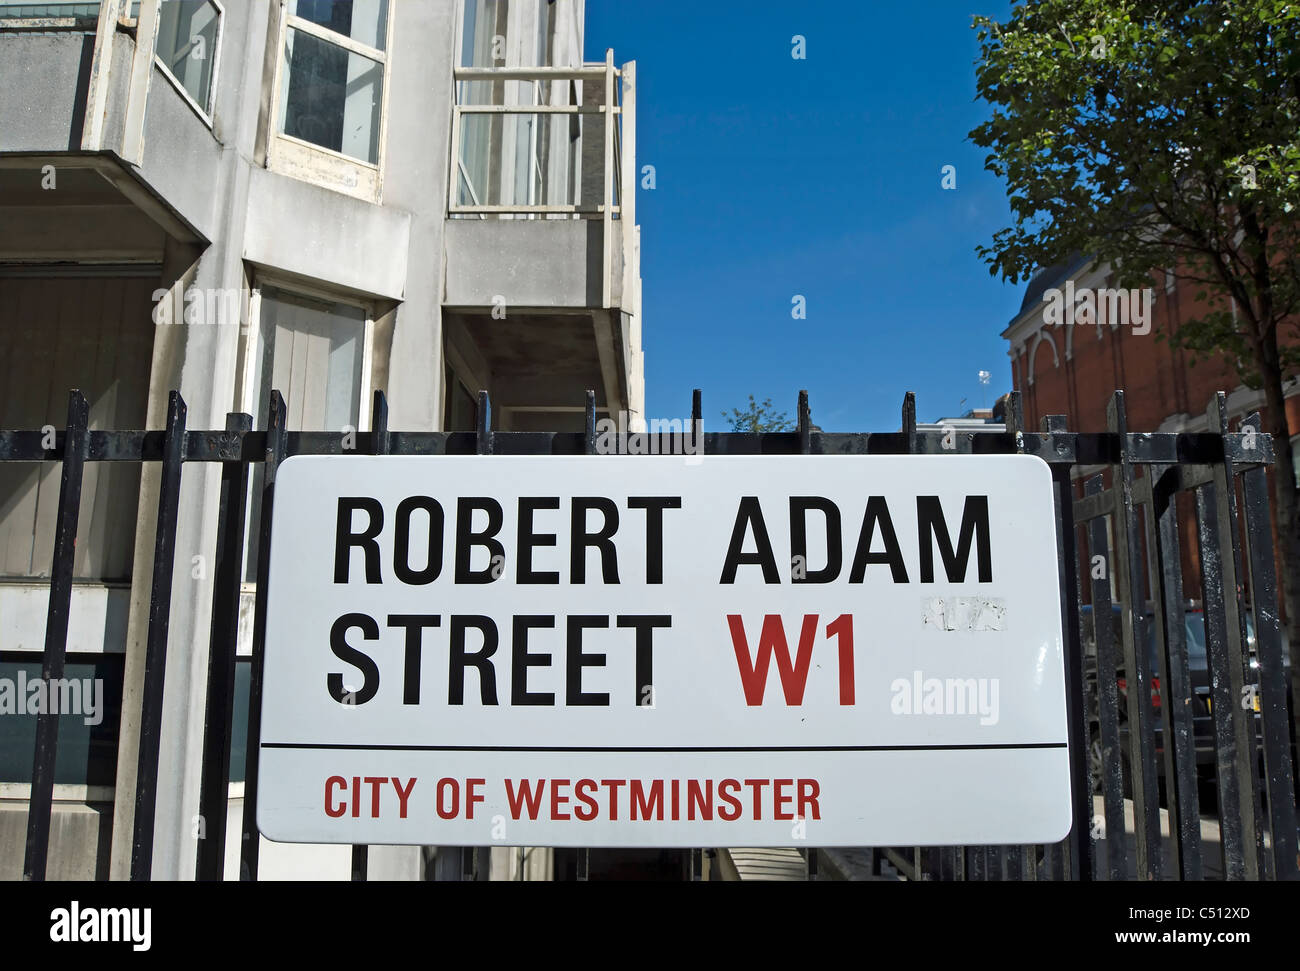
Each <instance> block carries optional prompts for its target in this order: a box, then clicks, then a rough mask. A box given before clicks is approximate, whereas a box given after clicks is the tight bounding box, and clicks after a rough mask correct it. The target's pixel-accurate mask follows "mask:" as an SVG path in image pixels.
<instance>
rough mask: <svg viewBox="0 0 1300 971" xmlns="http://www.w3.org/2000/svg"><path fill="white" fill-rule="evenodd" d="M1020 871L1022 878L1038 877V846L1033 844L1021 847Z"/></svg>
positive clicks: (1031, 878) (1035, 878)
mask: <svg viewBox="0 0 1300 971" xmlns="http://www.w3.org/2000/svg"><path fill="white" fill-rule="evenodd" d="M1020 873H1021V874H1022V876H1021V879H1022V880H1037V879H1038V848H1037V847H1036V846H1033V845H1032V844H1028V843H1027V844H1025V845H1024V846H1022V847H1020Z"/></svg>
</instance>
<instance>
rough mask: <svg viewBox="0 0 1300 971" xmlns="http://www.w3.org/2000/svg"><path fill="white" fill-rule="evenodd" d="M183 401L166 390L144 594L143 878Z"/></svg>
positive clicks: (139, 839) (138, 852) (158, 739)
mask: <svg viewBox="0 0 1300 971" xmlns="http://www.w3.org/2000/svg"><path fill="white" fill-rule="evenodd" d="M185 411H186V409H185V402H184V401H183V400H182V399H181V396H180V394H179V393H178V392H176V391H173V392H171V395H170V398H169V400H168V403H167V433H166V437H165V439H164V440H163V461H162V477H161V484H160V486H159V490H158V529H157V532H156V533H155V536H154V554H153V587H152V589H151V591H150V594H149V633H148V635H147V639H146V643H145V660H144V689H143V691H142V693H141V694H142V698H141V703H140V748H139V751H138V753H137V765H138V768H137V770H136V780H135V818H134V823H133V828H134V833H133V838H132V841H131V879H132V880H148V879H149V878H150V876H151V875H152V870H153V824H154V815H155V812H156V807H157V794H158V752H159V748H160V746H161V744H162V719H163V688H164V686H165V684H166V680H167V628H168V623H169V620H170V617H171V603H172V568H173V566H174V565H175V558H176V517H177V514H178V512H179V509H180V499H181V469H182V463H183V462H184V459H185Z"/></svg>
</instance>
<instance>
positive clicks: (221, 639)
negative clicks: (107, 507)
mask: <svg viewBox="0 0 1300 971" xmlns="http://www.w3.org/2000/svg"><path fill="white" fill-rule="evenodd" d="M252 428H253V418H252V416H251V415H243V414H235V413H231V414H229V415H227V416H226V437H227V439H228V440H229V439H232V438H233V440H234V442H235V445H236V448H237V450H238V452H239V455H238V457H237V458H236V459H234V460H233V461H227V462H223V463H222V466H221V499H220V503H219V506H218V510H219V511H218V515H217V561H216V564H215V566H214V569H213V579H212V626H211V631H210V634H209V637H208V692H207V702H206V705H205V708H204V719H203V767H202V770H201V771H202V776H201V778H200V780H199V818H200V820H201V821H202V823H203V833H202V836H201V838H200V839H199V841H198V843H199V846H198V856H197V859H196V861H195V871H194V872H195V875H196V876H197V878H198V879H199V880H220V879H222V876H223V874H224V871H225V856H226V815H227V813H228V812H229V802H230V749H231V730H232V728H233V719H234V712H235V708H234V693H235V690H234V689H235V669H236V667H235V665H236V662H235V657H236V653H237V649H238V643H239V587H240V579H241V576H242V571H243V568H244V513H245V510H246V509H247V503H248V463H247V462H246V461H245V460H244V456H243V444H244V436H245V435H247V434H248V433H249V432H250V431H251V430H252Z"/></svg>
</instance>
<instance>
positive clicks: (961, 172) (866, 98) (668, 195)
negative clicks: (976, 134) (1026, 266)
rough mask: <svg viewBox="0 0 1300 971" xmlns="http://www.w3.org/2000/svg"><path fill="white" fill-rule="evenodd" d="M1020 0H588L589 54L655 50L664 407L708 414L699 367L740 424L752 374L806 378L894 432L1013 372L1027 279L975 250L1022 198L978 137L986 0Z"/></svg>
mask: <svg viewBox="0 0 1300 971" xmlns="http://www.w3.org/2000/svg"><path fill="white" fill-rule="evenodd" d="M1009 7H1010V3H1009V2H1008V0H925V2H923V3H882V2H877V0H866V2H858V0H841V2H829V0H812V2H805V3H788V2H786V3H778V2H774V0H753V2H745V3H742V2H735V0H694V2H678V0H671V2H670V0H664V2H640V0H587V24H586V44H587V50H586V57H587V59H588V60H591V61H598V60H604V51H605V48H606V47H613V48H614V56H615V60H616V62H617V63H620V64H621V63H623V62H625V61H629V60H635V61H636V62H637V89H638V90H637V154H638V166H642V165H647V164H649V165H653V166H654V167H655V177H656V187H655V189H654V190H652V191H651V190H645V189H642V190H639V194H638V197H637V220H638V222H639V223H640V224H641V247H642V251H641V276H642V280H643V294H642V303H643V306H642V311H643V315H644V330H643V334H642V340H643V345H644V348H645V353H646V368H645V371H646V413H647V416H649V417H660V418H672V417H684V416H687V415H689V409H690V393H691V389H692V388H695V387H700V388H702V389H703V390H704V409H705V424H706V427H707V428H709V429H711V430H713V429H722V428H725V422H724V421H723V419H722V417H721V415H720V414H719V413H720V412H721V411H722V410H723V409H724V408H728V409H729V408H731V407H732V406H741V405H743V404H744V403H745V401H746V398H747V395H749V394H751V393H752V394H754V395H755V397H757V398H758V399H759V400H760V401H761V400H762V399H763V398H765V397H768V396H771V397H772V399H773V403H774V404H775V405H777V406H778V407H779V408H780V409H782V410H786V411H787V412H789V413H790V414H791V416H793V414H794V406H795V400H796V396H797V394H798V391H799V389H800V388H807V389H808V391H809V394H810V400H811V404H812V417H813V421H814V422H815V423H817V424H818V425H821V426H822V427H823V428H825V429H827V430H828V431H830V430H834V431H892V430H894V429H896V428H897V427H898V425H899V414H900V409H901V407H902V399H903V393H904V392H905V391H915V392H916V393H917V412H918V417H919V418H920V419H921V420H922V421H930V420H933V419H935V418H938V417H941V416H949V415H955V414H960V413H961V411H963V410H965V409H966V408H969V407H973V406H975V407H978V406H982V405H985V404H990V405H991V404H992V402H993V400H994V399H995V398H996V397H997V396H998V395H999V394H1001V393H1002V392H1004V391H1007V390H1010V387H1011V370H1010V362H1009V359H1008V358H1007V354H1006V347H1007V345H1006V342H1005V341H1004V340H1002V338H1001V337H1000V336H999V335H1000V333H1001V332H1002V330H1003V328H1005V327H1006V325H1007V322H1008V321H1009V320H1010V318H1011V316H1012V314H1013V313H1014V312H1015V311H1016V310H1017V309H1018V307H1019V305H1020V300H1021V297H1022V295H1023V291H1024V284H1023V283H1021V284H1020V285H1015V286H1013V285H1009V284H1004V283H1002V282H1001V281H1000V280H998V279H997V278H995V277H992V276H990V275H989V273H988V269H987V267H986V266H985V265H984V264H983V263H982V262H981V261H980V260H979V259H978V257H977V256H976V255H975V246H976V245H977V244H979V243H988V242H989V240H990V239H991V237H992V235H993V233H994V232H995V231H996V230H998V229H1000V228H1002V227H1003V226H1005V225H1007V224H1008V220H1009V218H1010V217H1009V212H1008V208H1007V203H1006V196H1005V192H1004V190H1003V187H1002V185H1001V184H1000V183H999V182H998V180H997V179H995V178H994V177H993V176H992V175H991V174H990V173H987V172H985V171H984V168H983V156H984V151H983V150H982V149H980V148H978V147H977V146H976V145H974V144H973V143H971V142H970V141H969V140H968V139H967V137H966V136H967V133H968V132H969V131H970V130H971V129H972V128H973V127H975V126H976V125H977V124H978V123H979V122H980V121H981V120H982V119H983V117H984V115H985V112H986V107H985V106H984V105H983V104H982V103H979V102H976V101H975V69H974V62H975V58H976V54H977V46H976V35H975V31H974V30H972V29H971V17H972V15H973V14H976V13H981V14H987V15H989V16H993V17H996V18H998V19H1001V20H1005V19H1006V18H1007V15H1008V12H1009ZM796 34H801V35H803V36H804V37H805V38H806V54H807V56H806V59H804V60H795V59H794V58H792V57H791V49H792V44H791V38H792V37H793V36H794V35H796ZM944 165H954V166H956V170H957V171H956V179H957V188H956V189H955V190H944V189H942V188H941V179H942V175H941V170H942V167H943V166H944ZM796 294H801V295H803V296H804V297H805V299H806V302H807V319H806V320H795V319H792V317H791V306H792V303H791V302H792V299H793V297H794V296H795V295H796ZM981 369H983V370H988V371H991V372H992V375H993V377H992V381H991V382H990V384H989V386H988V387H987V388H985V387H981V385H980V383H979V380H978V376H977V375H978V372H979V371H980V370H981ZM963 398H965V399H967V400H966V402H965V403H964V404H963V403H962V399H963Z"/></svg>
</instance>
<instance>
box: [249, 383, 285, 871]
mask: <svg viewBox="0 0 1300 971" xmlns="http://www.w3.org/2000/svg"><path fill="white" fill-rule="evenodd" d="M286 421H287V409H286V408H285V403H284V397H283V396H282V395H281V394H280V392H279V391H275V390H273V391H272V392H271V402H270V414H269V418H268V420H267V427H266V453H265V455H264V457H263V462H264V466H263V477H262V481H263V485H262V506H261V511H260V514H259V519H258V529H257V533H258V536H257V577H256V581H257V595H256V600H255V602H254V608H253V658H252V662H251V670H250V672H249V679H248V754H247V756H246V757H245V770H244V819H243V834H242V835H243V839H242V843H241V846H240V867H239V876H240V879H241V880H256V879H257V866H258V858H259V852H260V849H261V844H260V841H261V834H260V833H259V832H258V829H257V780H258V770H259V766H260V756H261V751H262V749H261V742H262V738H261V736H262V672H263V671H264V669H265V666H266V608H267V603H268V599H267V598H268V596H269V593H270V589H269V588H270V584H269V583H268V580H269V574H270V567H271V521H272V520H271V516H272V511H273V507H274V505H275V476H276V472H277V471H278V470H279V468H280V463H281V462H283V461H284V460H285V458H286V457H287V455H286V453H287V452H288V446H289V432H288V428H287V427H286V424H285V423H286Z"/></svg>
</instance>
